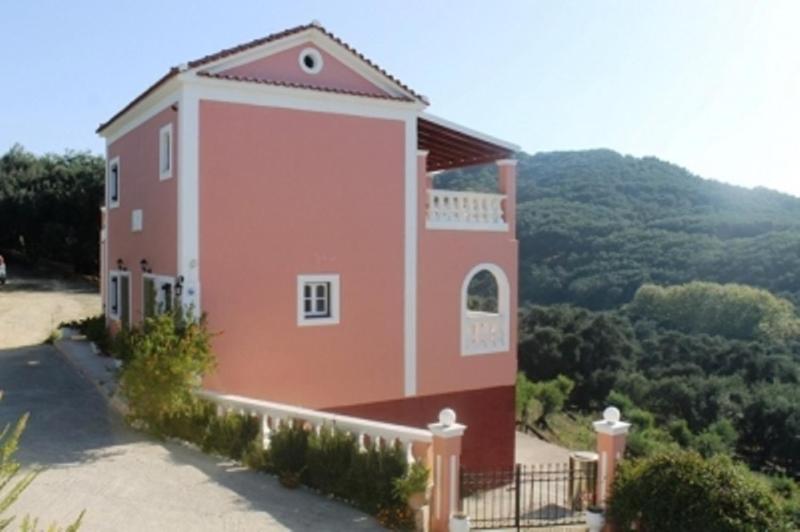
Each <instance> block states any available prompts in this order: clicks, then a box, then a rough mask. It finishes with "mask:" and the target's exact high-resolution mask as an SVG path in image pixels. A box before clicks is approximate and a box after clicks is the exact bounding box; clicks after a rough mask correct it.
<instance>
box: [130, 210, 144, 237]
mask: <svg viewBox="0 0 800 532" xmlns="http://www.w3.org/2000/svg"><path fill="white" fill-rule="evenodd" d="M143 224H144V220H143V214H142V209H134V210H132V211H131V231H133V232H134V233H138V232H139V231H141V230H142V227H143Z"/></svg>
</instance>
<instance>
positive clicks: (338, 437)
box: [306, 427, 358, 498]
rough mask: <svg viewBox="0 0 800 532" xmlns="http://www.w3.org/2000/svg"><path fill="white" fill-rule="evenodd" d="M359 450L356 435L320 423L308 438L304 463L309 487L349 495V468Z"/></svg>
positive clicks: (346, 496)
mask: <svg viewBox="0 0 800 532" xmlns="http://www.w3.org/2000/svg"><path fill="white" fill-rule="evenodd" d="M357 453H358V443H357V441H356V438H355V436H353V435H352V434H348V433H346V432H343V431H341V430H334V429H331V428H330V427H323V429H322V430H321V431H320V433H319V434H316V433H313V432H312V433H311V434H310V435H309V438H308V451H307V454H306V463H307V464H308V475H307V478H308V483H309V485H310V486H311V487H313V488H316V489H318V490H320V491H322V492H325V493H330V494H332V495H335V496H337V497H341V498H349V495H350V494H349V493H348V471H349V470H350V467H351V466H352V465H353V460H355V455H356V454H357Z"/></svg>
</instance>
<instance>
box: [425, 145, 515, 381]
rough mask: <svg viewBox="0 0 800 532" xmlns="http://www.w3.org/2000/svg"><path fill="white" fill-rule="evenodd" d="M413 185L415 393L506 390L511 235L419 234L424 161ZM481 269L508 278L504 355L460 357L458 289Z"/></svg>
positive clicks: (511, 366)
mask: <svg viewBox="0 0 800 532" xmlns="http://www.w3.org/2000/svg"><path fill="white" fill-rule="evenodd" d="M418 181H419V188H418V190H419V201H420V205H421V207H420V210H419V220H418V223H419V228H420V229H419V253H418V257H419V259H418V260H419V268H418V271H419V274H418V287H419V288H418V294H417V305H418V307H417V308H418V310H417V313H418V320H417V323H418V329H417V338H418V342H417V368H418V369H417V374H418V381H417V391H418V393H419V394H420V395H427V394H439V393H447V392H455V391H462V390H472V389H478V388H490V387H494V386H504V385H511V384H513V383H514V381H515V378H516V369H517V356H516V352H517V351H516V346H517V241H516V237H515V234H514V233H513V232H512V231H510V230H509V231H507V232H489V231H442V230H428V229H425V203H426V194H427V192H426V191H427V188H429V187H430V185H431V182H430V179H429V178H427V177H426V176H425V158H424V156H420V157H419V166H418ZM512 183H513V181H512ZM512 186H513V184H512ZM512 195H513V190H512ZM481 263H492V264H496V265H497V266H499V267H500V268H501V269H502V270H503V271H504V272H505V274H506V276H507V277H508V283H509V288H510V290H509V292H510V338H509V346H510V349H509V350H508V351H506V352H502V353H490V354H480V355H469V356H462V355H461V310H462V309H461V305H462V286H463V283H464V279H465V278H466V276H467V275H468V273H469V272H470V270H472V268H473V267H475V266H477V265H478V264H481Z"/></svg>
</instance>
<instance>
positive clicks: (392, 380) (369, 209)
mask: <svg viewBox="0 0 800 532" xmlns="http://www.w3.org/2000/svg"><path fill="white" fill-rule="evenodd" d="M404 138H405V137H404V125H403V123H402V122H401V121H393V120H381V119H368V118H360V117H353V116H345V115H337V114H327V113H312V112H302V111H294V110H286V109H277V108H265V107H254V106H246V105H239V104H226V103H219V102H210V101H201V103H200V213H201V217H200V275H201V286H202V306H203V310H204V311H206V312H207V313H208V317H209V325H210V327H211V329H212V330H213V331H217V332H219V333H220V334H219V336H217V337H216V338H215V339H214V350H215V353H216V355H217V359H218V368H217V370H216V372H215V373H214V374H213V375H211V376H210V377H209V378H208V379H207V382H206V385H207V386H208V387H210V388H211V389H215V390H221V391H225V392H228V393H237V394H241V395H246V396H251V397H256V398H265V399H271V400H275V401H282V402H286V403H291V404H297V405H303V406H309V407H328V406H334V405H342V404H353V403H361V402H370V401H381V400H386V399H394V398H398V397H401V396H402V391H403V380H402V379H403V303H402V296H403V279H404V277H403V231H404V204H403V203H404V202H403V190H404V188H403V187H404V159H403V154H404V150H403V146H404ZM318 273H338V274H339V275H340V278H341V321H340V323H339V324H338V325H330V326H306V327H299V326H298V325H297V296H296V294H297V275H298V274H318Z"/></svg>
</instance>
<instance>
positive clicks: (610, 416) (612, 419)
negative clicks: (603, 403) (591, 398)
mask: <svg viewBox="0 0 800 532" xmlns="http://www.w3.org/2000/svg"><path fill="white" fill-rule="evenodd" d="M621 418H622V414H620V412H619V408H617V407H615V406H609V407H608V408H606V409H605V410H603V420H604V421H607V422H609V423H617V422H618V421H619V420H620V419H621Z"/></svg>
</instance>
